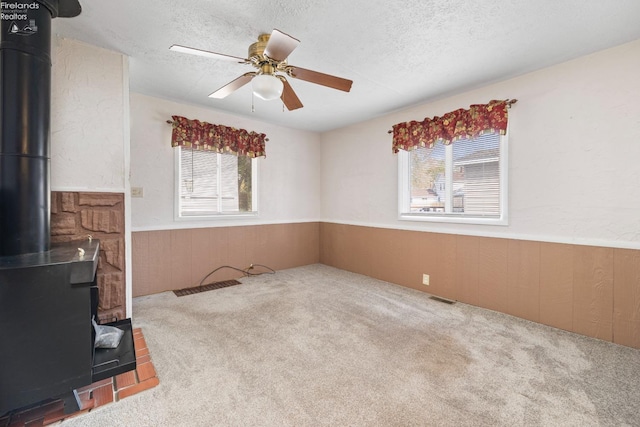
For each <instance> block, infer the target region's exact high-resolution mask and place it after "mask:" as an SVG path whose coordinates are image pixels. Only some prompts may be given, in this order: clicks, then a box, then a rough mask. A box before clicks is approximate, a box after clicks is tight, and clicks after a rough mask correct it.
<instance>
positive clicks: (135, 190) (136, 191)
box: [131, 187, 144, 197]
mask: <svg viewBox="0 0 640 427" xmlns="http://www.w3.org/2000/svg"><path fill="white" fill-rule="evenodd" d="M131 197H144V190H143V188H142V187H131Z"/></svg>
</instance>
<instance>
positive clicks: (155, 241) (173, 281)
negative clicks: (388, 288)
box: [132, 222, 320, 297]
mask: <svg viewBox="0 0 640 427" xmlns="http://www.w3.org/2000/svg"><path fill="white" fill-rule="evenodd" d="M132 249H133V263H132V264H133V271H132V274H133V296H134V297H137V296H141V295H149V294H154V293H158V292H164V291H169V290H175V289H183V288H189V287H193V286H197V285H199V283H200V281H201V280H202V279H203V278H204V277H205V276H206V275H207V274H208V273H210V272H211V271H213V270H214V269H216V268H218V267H221V266H232V267H235V268H239V269H245V268H247V267H249V265H251V264H254V265H256V264H262V265H265V266H267V267H269V268H272V269H274V270H282V269H285V268H292V267H299V266H303V265H308V264H315V263H318V262H320V224H319V223H318V222H305V223H290V224H269V225H254V226H238V227H212V228H191V229H174V230H158V231H136V232H133V233H132ZM254 271H255V272H256V273H258V272H260V271H267V270H265V269H261V268H260V267H256V269H255V270H254ZM238 277H242V273H240V272H237V271H234V270H232V269H228V268H223V269H221V270H220V271H218V272H216V273H215V274H213V275H211V276H210V277H209V278H208V279H207V283H209V282H213V281H220V280H228V279H235V278H238Z"/></svg>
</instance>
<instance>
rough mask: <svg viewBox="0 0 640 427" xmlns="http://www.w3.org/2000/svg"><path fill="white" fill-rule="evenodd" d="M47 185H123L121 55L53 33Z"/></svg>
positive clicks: (100, 188) (96, 187) (99, 187)
mask: <svg viewBox="0 0 640 427" xmlns="http://www.w3.org/2000/svg"><path fill="white" fill-rule="evenodd" d="M51 50H52V58H51V59H52V74H51V86H52V89H51V170H52V172H51V187H52V189H54V190H69V189H71V190H89V191H120V192H124V190H125V134H124V133H125V121H126V120H127V116H128V114H129V112H128V109H127V107H126V102H127V100H126V97H128V87H126V83H125V80H126V79H128V76H125V75H124V73H125V62H126V57H125V56H124V55H122V54H119V53H116V52H111V51H108V50H105V49H100V48H97V47H94V46H89V45H86V44H83V43H80V42H77V41H74V40H69V39H62V38H58V37H54V38H53V40H52V49H51Z"/></svg>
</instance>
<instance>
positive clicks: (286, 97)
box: [279, 76, 304, 111]
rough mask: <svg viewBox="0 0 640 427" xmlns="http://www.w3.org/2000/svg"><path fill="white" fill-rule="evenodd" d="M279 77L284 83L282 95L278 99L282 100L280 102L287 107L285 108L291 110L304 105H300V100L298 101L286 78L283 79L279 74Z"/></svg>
mask: <svg viewBox="0 0 640 427" xmlns="http://www.w3.org/2000/svg"><path fill="white" fill-rule="evenodd" d="M279 78H280V80H282V83H283V84H284V88H283V89H282V95H280V99H281V100H282V103H283V104H284V105H285V106H286V107H287V110H289V111H293V110H297V109H298V108H302V107H304V105H302V102H300V99H299V98H298V95H296V93H295V91H294V90H293V88H292V87H291V85H290V84H289V82H288V81H287V79H285V78H284V77H282V76H280V77H279Z"/></svg>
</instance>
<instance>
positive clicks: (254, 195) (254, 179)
mask: <svg viewBox="0 0 640 427" xmlns="http://www.w3.org/2000/svg"><path fill="white" fill-rule="evenodd" d="M183 149H185V148H183V147H181V146H180V147H175V149H174V156H173V159H174V173H173V177H174V179H173V184H174V191H173V217H174V220H175V221H203V220H204V221H207V220H213V221H216V220H225V219H240V218H256V217H258V216H259V197H258V194H259V191H258V185H259V184H258V183H259V180H258V175H259V160H260V159H259V158H257V157H254V158H252V159H251V206H252V207H253V210H252V211H251V212H223V213H215V214H210V215H184V216H183V215H181V214H180V185H181V179H180V177H181V172H182V171H181V168H180V166H181V164H180V152H181V150H183ZM186 149H187V150H189V148H186ZM216 154H219V153H216Z"/></svg>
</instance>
